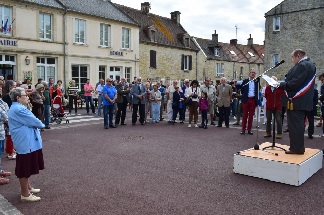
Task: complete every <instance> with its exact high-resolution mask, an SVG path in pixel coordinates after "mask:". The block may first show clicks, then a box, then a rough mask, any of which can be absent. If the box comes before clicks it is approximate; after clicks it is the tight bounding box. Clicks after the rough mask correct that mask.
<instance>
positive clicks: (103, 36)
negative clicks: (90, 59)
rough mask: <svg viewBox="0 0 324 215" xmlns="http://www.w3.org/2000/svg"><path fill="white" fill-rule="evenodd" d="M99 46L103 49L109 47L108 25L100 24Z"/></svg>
mask: <svg viewBox="0 0 324 215" xmlns="http://www.w3.org/2000/svg"><path fill="white" fill-rule="evenodd" d="M100 45H101V46H104V47H111V44H110V25H107V24H103V23H101V24H100Z"/></svg>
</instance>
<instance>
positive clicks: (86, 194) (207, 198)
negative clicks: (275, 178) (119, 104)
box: [0, 109, 324, 215]
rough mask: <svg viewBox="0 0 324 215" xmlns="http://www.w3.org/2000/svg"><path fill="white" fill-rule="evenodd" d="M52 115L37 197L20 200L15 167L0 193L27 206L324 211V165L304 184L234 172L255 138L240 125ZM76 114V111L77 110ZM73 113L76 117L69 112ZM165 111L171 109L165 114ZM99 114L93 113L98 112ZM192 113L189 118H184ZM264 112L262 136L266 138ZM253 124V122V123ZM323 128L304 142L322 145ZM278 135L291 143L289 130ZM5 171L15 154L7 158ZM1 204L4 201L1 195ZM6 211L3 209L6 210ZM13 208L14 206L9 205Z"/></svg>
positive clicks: (107, 210) (69, 210)
mask: <svg viewBox="0 0 324 215" xmlns="http://www.w3.org/2000/svg"><path fill="white" fill-rule="evenodd" d="M80 113H81V116H83V118H89V120H88V121H80V122H76V121H72V120H71V123H70V124H65V123H63V122H62V124H60V125H57V124H55V123H53V124H52V125H51V127H52V128H51V129H50V130H46V131H44V132H42V138H43V153H44V160H45V170H43V171H41V172H40V174H39V175H36V176H32V177H31V182H32V185H33V186H34V187H36V188H40V189H41V193H40V194H39V196H40V197H41V198H42V200H41V201H40V202H36V203H21V202H20V187H19V183H18V179H17V178H16V177H15V176H14V175H13V176H11V177H10V179H11V180H10V183H9V184H8V185H4V186H1V195H3V197H4V198H5V199H7V200H8V201H9V202H10V203H11V204H12V205H13V206H14V207H15V208H17V210H18V211H20V212H21V213H23V214H27V215H28V214H33V215H36V214H141V215H142V214H150V215H151V214H323V212H324V207H323V206H322V198H321V196H322V193H323V192H324V187H323V186H322V182H323V180H324V172H323V171H322V170H320V171H319V172H318V173H316V174H315V175H314V176H312V177H311V178H310V179H309V180H308V181H306V182H305V183H304V184H303V185H301V186H300V187H293V186H289V185H284V184H280V183H275V182H270V181H267V180H263V179H258V178H253V177H248V176H243V175H238V174H234V173H233V170H232V169H233V154H234V153H236V152H237V151H240V150H244V149H248V148H251V147H253V146H254V144H255V143H256V141H257V140H256V137H257V135H256V134H257V131H256V130H254V135H247V134H245V135H241V134H240V127H233V126H232V124H233V122H234V121H233V119H232V120H231V123H230V124H231V126H230V128H224V127H223V128H217V127H214V126H209V128H208V129H200V128H188V127H187V124H184V125H182V124H179V123H177V124H175V125H171V124H168V123H167V122H166V121H164V122H160V123H158V124H150V123H148V124H146V125H144V126H142V125H140V124H136V126H132V125H131V122H130V117H131V113H130V112H129V111H128V112H127V122H126V123H127V125H126V126H119V127H118V128H115V129H114V128H109V129H108V130H105V129H104V127H103V118H101V120H98V117H93V116H89V117H88V116H87V115H86V114H85V112H84V109H83V110H81V111H80ZM72 117H73V116H72ZM72 117H71V118H72ZM165 118H166V116H165ZM94 119H95V120H94ZM186 119H187V118H186ZM262 122H263V119H261V123H259V125H260V131H259V135H258V136H259V138H258V139H259V142H260V143H262V142H266V141H272V139H265V138H264V137H263V135H264V134H265V131H264V125H262ZM254 125H255V124H254ZM321 129H322V128H316V130H315V135H314V139H312V140H311V139H308V138H307V133H305V134H306V136H305V145H306V147H310V148H319V149H322V148H323V140H324V138H321V137H319V135H320V134H322V133H321ZM278 142H279V143H282V144H289V137H288V134H286V133H284V135H283V139H281V140H278ZM2 160H3V162H2V165H3V167H4V168H5V169H6V170H7V171H12V172H14V166H15V162H14V161H9V160H7V159H6V158H3V159H2ZM0 203H1V205H2V206H0V207H2V208H1V209H2V210H4V208H3V204H4V203H3V202H1V201H0ZM4 214H5V213H4ZM8 214H9V213H8Z"/></svg>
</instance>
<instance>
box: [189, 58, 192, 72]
mask: <svg viewBox="0 0 324 215" xmlns="http://www.w3.org/2000/svg"><path fill="white" fill-rule="evenodd" d="M189 70H192V55H189Z"/></svg>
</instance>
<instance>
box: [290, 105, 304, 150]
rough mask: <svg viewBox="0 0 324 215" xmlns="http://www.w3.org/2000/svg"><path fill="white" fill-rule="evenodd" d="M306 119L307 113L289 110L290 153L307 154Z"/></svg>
mask: <svg viewBox="0 0 324 215" xmlns="http://www.w3.org/2000/svg"><path fill="white" fill-rule="evenodd" d="M304 119H305V111H303V110H287V120H288V125H289V139H290V148H289V150H290V151H293V152H305V146H304V132H305V126H304Z"/></svg>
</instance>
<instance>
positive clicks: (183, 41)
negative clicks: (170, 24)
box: [178, 33, 190, 48]
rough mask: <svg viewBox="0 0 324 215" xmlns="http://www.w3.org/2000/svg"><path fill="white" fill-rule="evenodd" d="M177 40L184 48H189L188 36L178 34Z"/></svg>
mask: <svg viewBox="0 0 324 215" xmlns="http://www.w3.org/2000/svg"><path fill="white" fill-rule="evenodd" d="M178 39H179V40H180V41H181V42H182V43H183V45H184V47H186V48H190V35H189V34H187V33H184V34H178Z"/></svg>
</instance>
